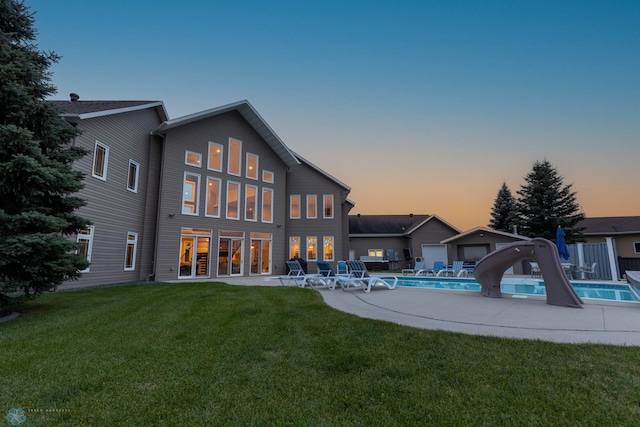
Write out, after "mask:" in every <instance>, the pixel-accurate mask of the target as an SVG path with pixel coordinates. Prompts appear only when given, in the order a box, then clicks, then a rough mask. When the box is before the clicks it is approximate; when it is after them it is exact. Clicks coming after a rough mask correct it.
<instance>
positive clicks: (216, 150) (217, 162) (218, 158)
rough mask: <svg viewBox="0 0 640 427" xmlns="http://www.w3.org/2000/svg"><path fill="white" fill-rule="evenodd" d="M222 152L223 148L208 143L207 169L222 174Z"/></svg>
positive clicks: (213, 143)
mask: <svg viewBox="0 0 640 427" xmlns="http://www.w3.org/2000/svg"><path fill="white" fill-rule="evenodd" d="M222 152H223V147H222V145H220V144H216V143H215V142H209V161H208V163H207V169H209V170H212V171H216V172H222Z"/></svg>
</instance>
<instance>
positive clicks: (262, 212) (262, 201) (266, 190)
mask: <svg viewBox="0 0 640 427" xmlns="http://www.w3.org/2000/svg"><path fill="white" fill-rule="evenodd" d="M265 193H271V209H269V218H271V219H270V220H266V219H264V213H265V211H266V209H265V208H264V200H265V197H264V195H265ZM273 198H274V191H273V188H262V200H261V201H260V203H261V206H262V208H261V209H260V212H261V220H262V222H264V223H267V224H273V204H274V200H273Z"/></svg>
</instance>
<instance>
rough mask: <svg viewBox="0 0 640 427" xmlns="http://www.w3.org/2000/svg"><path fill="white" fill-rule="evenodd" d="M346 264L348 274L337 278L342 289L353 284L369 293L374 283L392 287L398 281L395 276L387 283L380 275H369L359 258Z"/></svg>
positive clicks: (347, 288)
mask: <svg viewBox="0 0 640 427" xmlns="http://www.w3.org/2000/svg"><path fill="white" fill-rule="evenodd" d="M347 265H348V266H349V276H347V277H341V278H339V279H338V284H340V287H342V290H343V291H347V290H349V288H350V287H352V286H353V287H354V288H360V289H362V290H363V291H365V292H366V293H369V292H371V289H373V288H374V287H375V286H376V285H384V286H386V287H387V288H389V289H394V288H395V287H396V285H397V283H398V278H397V277H393V282H392V283H388V282H386V281H385V280H383V279H382V278H381V277H377V276H371V275H369V272H368V271H367V266H366V265H364V262H362V261H360V260H351V261H347ZM390 278H391V277H390Z"/></svg>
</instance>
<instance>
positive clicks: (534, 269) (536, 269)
mask: <svg viewBox="0 0 640 427" xmlns="http://www.w3.org/2000/svg"><path fill="white" fill-rule="evenodd" d="M529 265H530V266H531V277H542V271H541V270H540V266H539V265H538V263H537V262H530V263H529Z"/></svg>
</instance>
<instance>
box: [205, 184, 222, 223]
mask: <svg viewBox="0 0 640 427" xmlns="http://www.w3.org/2000/svg"><path fill="white" fill-rule="evenodd" d="M221 185H222V183H221V181H220V179H219V178H207V209H206V212H205V213H204V215H205V216H213V217H216V218H220V187H221Z"/></svg>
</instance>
